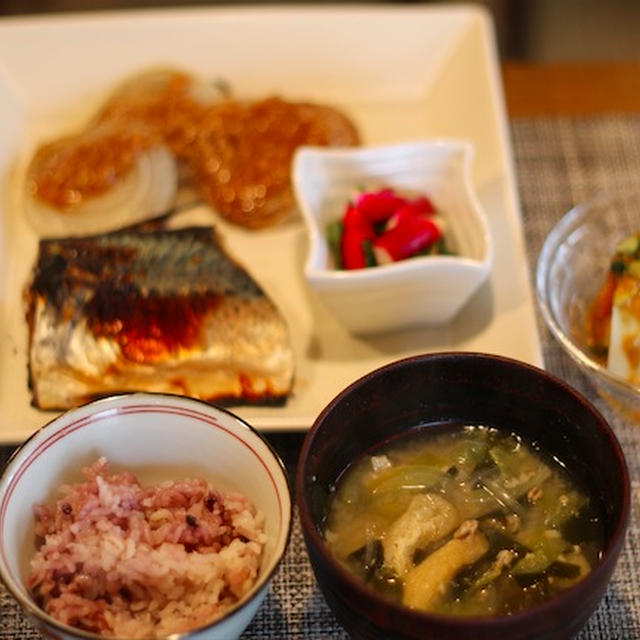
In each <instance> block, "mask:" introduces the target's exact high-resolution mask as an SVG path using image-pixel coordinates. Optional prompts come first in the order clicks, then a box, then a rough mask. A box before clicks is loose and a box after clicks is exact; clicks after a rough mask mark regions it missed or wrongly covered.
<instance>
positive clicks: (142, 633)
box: [0, 394, 291, 640]
mask: <svg viewBox="0 0 640 640" xmlns="http://www.w3.org/2000/svg"><path fill="white" fill-rule="evenodd" d="M102 456H104V458H106V459H107V460H108V461H109V463H111V465H112V466H111V467H110V470H107V469H106V467H105V464H106V463H105V460H103V459H101V458H102ZM96 461H97V462H96ZM92 465H93V466H92ZM83 467H85V468H87V469H86V474H87V475H86V480H85V481H84V482H82V481H81V480H82V476H81V473H80V471H81V469H82V468H83ZM111 471H114V472H115V473H113V474H112V473H111ZM98 478H99V479H98ZM137 479H139V481H140V482H139V483H138V482H137ZM79 480H80V481H81V482H78V481H79ZM63 486H65V487H66V488H65V489H64V493H63V495H62V496H61V494H60V492H59V490H60V489H61V487H63ZM0 495H1V496H2V498H1V499H0V576H1V577H2V579H3V581H4V582H5V584H6V586H7V588H8V589H9V591H10V592H11V594H12V595H13V596H14V597H15V598H16V600H18V602H19V603H20V604H21V605H22V607H23V608H24V609H25V611H26V613H27V614H28V615H29V616H30V617H31V619H32V620H33V621H34V622H35V623H36V625H37V626H38V627H39V629H40V630H42V631H44V632H45V634H47V635H49V636H50V635H52V634H54V637H56V638H100V637H104V636H101V635H99V634H98V633H97V631H100V632H102V633H104V634H105V635H108V637H120V638H121V637H129V638H131V637H158V638H165V637H167V636H168V635H169V634H171V638H172V639H175V638H178V637H179V638H189V639H190V640H191V639H195V638H205V637H206V638H208V639H211V638H214V639H216V638H217V639H220V640H230V639H231V638H237V637H238V636H239V635H240V634H241V633H242V631H243V630H244V628H245V627H246V626H247V625H248V624H249V622H250V621H251V619H252V617H253V616H254V615H255V613H256V611H257V609H258V607H259V606H260V604H261V602H262V600H263V598H264V596H265V595H266V592H267V588H268V586H269V583H270V580H271V578H272V576H273V573H274V571H275V570H276V568H277V566H278V564H279V562H280V560H281V558H282V556H283V554H284V551H285V548H286V545H287V543H288V538H289V533H290V526H291V500H290V493H289V487H288V483H287V478H286V473H285V470H284V465H283V464H282V462H281V461H280V460H279V458H278V457H277V455H276V454H275V453H274V452H273V451H272V449H271V448H270V446H269V445H268V444H267V443H266V441H264V440H263V439H262V437H261V436H260V435H259V434H257V433H256V432H255V431H254V430H253V429H251V427H249V426H248V425H246V423H244V422H242V421H241V420H239V419H238V418H236V417H235V416H234V415H233V414H231V413H229V412H226V411H224V410H221V409H218V408H216V407H212V406H211V405H207V404H205V403H202V402H198V401H193V400H189V399H186V398H181V397H177V396H175V397H174V396H166V395H155V394H131V395H125V396H116V397H112V398H108V399H104V400H101V401H98V402H94V403H91V404H89V405H85V406H84V407H80V408H78V409H75V410H72V411H70V412H68V413H66V414H63V415H62V416H60V417H59V418H57V419H55V420H54V421H53V422H51V423H50V424H48V425H46V426H45V427H43V428H42V429H41V430H40V431H38V432H37V433H36V434H34V436H33V437H32V438H30V439H29V440H28V441H27V442H26V443H25V444H24V445H23V446H22V447H21V448H20V449H19V450H18V451H17V452H16V453H15V454H14V456H13V458H12V459H11V460H10V461H9V463H8V464H7V466H6V468H5V470H4V472H3V475H2V478H0ZM56 499H57V502H56ZM36 505H40V506H36ZM42 505H47V506H42ZM52 505H53V506H52ZM34 507H35V513H36V514H37V516H38V522H35V521H36V518H34ZM66 511H70V512H71V513H74V512H75V511H78V516H79V522H76V524H75V525H74V524H71V527H73V531H74V535H75V536H76V539H75V541H74V543H78V542H80V543H81V544H76V546H72V547H70V548H69V549H68V550H67V551H65V552H64V553H62V554H60V550H61V549H63V544H65V543H66V542H68V538H69V537H70V536H69V532H70V531H71V530H72V529H71V527H70V526H66V527H65V526H63V525H62V523H63V522H64V519H65V518H70V516H71V514H70V513H65V512H66ZM97 530H101V531H103V530H104V531H106V532H107V533H108V534H109V535H108V536H103V537H104V539H105V540H108V542H107V543H105V542H104V540H103V541H102V542H99V540H98V538H99V537H100V536H97V535H95V533H96V531H97ZM47 533H49V534H50V535H49V538H50V539H49V540H47V539H46V536H47ZM56 536H57V537H56ZM65 537H66V538H67V540H66V541H65V539H64V538H65ZM36 540H38V542H39V544H40V545H41V546H40V551H39V552H38V553H41V554H42V556H36V557H35V559H34V563H33V565H31V566H30V560H31V559H32V558H33V557H34V554H35V553H36ZM43 542H44V546H42V543H43ZM47 545H49V546H47ZM43 549H44V552H43ZM71 549H72V550H73V552H72V553H71ZM56 554H57V555H56ZM60 558H63V559H64V560H65V561H66V562H67V564H66V565H65V564H64V563H61V562H60ZM214 558H215V559H214ZM123 560H124V561H125V562H124V564H122V561H123ZM116 561H117V562H116ZM110 563H111V564H110ZM115 567H118V570H117V571H115V570H114V568H115ZM178 571H179V573H178ZM134 574H135V579H133V580H130V579H129V578H131V576H134ZM178 575H180V577H179V578H176V576H178ZM127 579H129V580H128V582H127ZM78 581H79V582H78ZM67 584H68V585H73V588H69V589H66V588H65V587H66V586H67ZM30 588H31V589H34V591H37V594H38V598H37V600H36V599H34V597H33V594H32V592H31V591H30ZM96 592H101V593H103V594H105V593H108V594H110V595H109V596H108V597H107V598H105V600H109V599H111V601H112V602H111V603H108V602H107V604H109V605H110V606H109V607H107V606H105V603H101V604H100V605H99V606H96V605H95V602H94V603H93V604H92V605H90V606H89V608H88V609H86V610H84V611H81V615H80V616H79V619H80V620H82V615H86V616H88V617H87V618H86V619H85V621H84V622H81V623H80V625H78V624H77V622H76V623H75V626H71V625H72V624H74V622H73V620H72V618H73V615H75V614H73V615H71V617H70V613H72V612H73V611H74V607H75V606H79V607H83V606H86V605H87V602H81V600H82V598H80V599H79V598H78V596H79V595H81V596H85V595H86V596H89V597H88V598H84V600H87V601H91V596H93V595H95V594H96ZM69 593H71V595H72V596H73V597H70V596H69ZM51 595H53V598H50V599H51V600H53V601H57V604H56V605H55V606H54V607H53V609H56V608H57V611H53V610H52V611H48V610H47V611H45V610H44V609H43V608H42V607H43V606H44V607H46V606H47V605H46V597H45V596H51ZM132 603H133V604H132ZM138 607H139V608H140V611H141V612H142V613H141V614H139V615H132V613H135V612H134V611H133V609H137V608H138ZM92 608H93V609H92ZM90 609H92V610H90ZM158 611H162V614H161V615H160V614H159V613H158ZM75 612H76V613H77V610H76V611H75ZM145 612H146V613H145ZM152 612H155V613H153V615H152ZM56 613H58V614H60V613H61V614H62V615H61V616H56ZM57 617H60V618H62V619H56V618H57ZM213 618H215V619H213ZM97 619H99V620H100V621H101V622H100V625H102V626H100V625H97V626H91V621H92V620H93V621H95V620H97ZM159 620H161V622H159ZM87 622H89V623H90V624H87ZM151 622H153V624H151ZM69 623H70V624H69ZM173 624H177V625H178V626H177V627H175V626H173V627H172V626H170V625H173ZM80 627H84V628H80Z"/></svg>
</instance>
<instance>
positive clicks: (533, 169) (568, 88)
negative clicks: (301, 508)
mask: <svg viewBox="0 0 640 640" xmlns="http://www.w3.org/2000/svg"><path fill="white" fill-rule="evenodd" d="M502 73H503V80H504V91H505V101H506V105H507V111H508V114H509V118H510V125H511V134H512V141H513V148H514V156H515V161H516V170H517V177H518V188H519V195H520V201H521V206H522V212H523V222H524V229H525V239H526V243H527V250H528V259H529V267H530V270H531V272H533V268H534V264H535V259H536V256H537V255H538V252H539V249H540V246H541V243H542V241H543V239H544V237H545V235H546V233H547V232H548V231H549V229H550V228H551V227H552V226H553V224H554V223H555V221H557V219H558V218H559V217H560V216H561V215H562V214H563V213H564V212H565V211H567V210H568V209H569V208H570V207H571V206H572V205H573V204H575V203H576V202H579V201H582V200H584V199H587V198H588V197H590V196H591V195H593V194H594V193H595V192H596V191H597V190H598V189H602V188H604V187H609V188H620V189H635V190H636V191H638V192H640V62H621V63H614V64H552V65H545V66H540V65H529V64H519V63H518V64H516V63H505V64H504V65H503V67H502ZM539 326H540V331H541V339H542V345H543V355H544V359H545V366H546V368H547V369H548V370H550V371H551V372H552V373H554V374H556V375H558V376H560V377H563V378H564V379H566V380H567V381H568V382H569V383H570V384H572V385H573V386H575V387H576V388H577V389H578V390H580V391H582V392H583V393H584V394H585V395H587V396H588V397H589V398H590V399H591V400H592V401H593V402H594V404H596V405H597V406H598V408H599V409H600V410H601V411H602V412H603V413H604V414H605V416H606V417H607V418H608V419H609V421H610V423H611V424H612V427H613V428H614V430H615V431H616V434H617V436H618V438H619V439H620V442H621V444H622V446H623V448H624V450H625V453H626V455H627V460H628V463H629V467H630V471H631V478H632V491H633V498H634V499H633V512H632V522H631V527H630V530H629V534H628V536H627V543H626V545H625V548H624V549H623V552H622V554H621V558H620V561H619V563H618V568H617V570H616V573H615V575H614V579H613V581H612V584H611V586H610V588H609V590H608V591H607V594H606V595H605V598H604V599H603V602H602V603H601V605H600V607H599V608H598V610H597V611H596V613H595V614H594V615H593V616H592V618H591V619H590V620H589V623H588V624H587V626H586V627H585V629H584V630H583V632H582V633H581V634H580V635H579V636H578V637H579V639H580V640H593V639H599V640H613V639H616V640H618V639H620V640H622V639H624V640H627V639H629V640H631V639H633V638H640V528H639V527H640V524H639V523H640V519H639V518H640V513H639V504H640V503H639V500H638V495H639V490H640V489H639V487H640V485H639V475H640V431H638V429H639V428H640V427H638V426H636V425H633V424H628V423H625V422H624V420H622V419H621V418H620V417H619V416H617V415H614V414H613V413H612V412H611V411H610V409H609V407H608V406H606V404H604V403H603V401H601V400H600V398H598V397H597V396H596V394H595V393H594V392H593V390H592V389H591V388H590V387H589V385H588V383H587V381H586V380H585V379H584V378H583V377H582V376H581V375H580V374H579V372H578V371H577V370H576V367H575V366H574V365H573V363H572V362H570V361H569V359H568V358H567V357H566V356H564V354H563V353H562V352H561V351H560V349H559V347H558V346H557V345H556V344H555V342H553V340H552V339H551V337H550V336H549V334H548V332H547V331H546V330H545V329H544V327H543V325H542V322H540V324H539ZM303 435H304V434H298V433H286V434H285V433H283V434H277V433H276V434H269V436H268V437H269V439H270V440H271V441H272V442H273V444H274V445H275V447H276V448H277V449H278V451H279V452H280V453H281V455H282V457H283V459H284V461H285V463H286V465H287V467H288V469H289V470H290V471H292V470H293V469H294V467H295V463H296V458H297V452H298V449H299V446H300V444H301V441H302V438H303ZM9 452H10V448H7V447H5V448H0V465H1V464H2V461H3V460H4V459H5V458H6V457H7V455H8V454H9ZM18 638H20V639H24V638H34V639H35V638H39V636H38V634H37V632H36V631H35V630H34V629H33V628H32V627H31V625H30V624H29V623H28V622H27V621H26V620H25V619H24V618H23V617H22V615H21V613H20V612H19V610H18V608H17V606H16V604H15V602H14V601H13V599H12V598H11V597H10V596H9V595H8V594H7V593H6V592H5V591H4V589H3V588H2V586H0V640H9V639H11V640H14V639H18ZM262 638H287V639H297V638H299V639H313V640H316V639H320V638H338V639H341V638H347V636H346V634H345V633H344V631H343V630H342V629H341V628H340V626H339V625H338V623H337V622H336V621H335V620H334V618H333V616H332V614H331V613H330V611H329V610H328V608H327V607H326V605H325V603H324V601H323V599H322V596H321V594H320V593H319V591H318V589H317V587H316V585H315V581H314V579H313V575H312V573H311V570H310V567H309V564H308V560H307V557H306V552H305V550H304V543H303V540H302V536H301V533H300V529H299V525H298V524H297V523H296V526H295V527H294V531H293V535H292V538H291V544H290V547H289V550H288V552H287V556H286V557H285V559H284V561H283V564H282V565H281V568H280V571H279V572H278V574H277V575H276V577H275V580H274V582H273V585H272V589H271V591H270V593H269V594H268V595H267V598H266V600H265V603H264V605H263V606H262V607H261V609H260V611H259V612H258V615H257V616H256V618H255V619H254V622H253V623H252V624H251V625H250V626H249V628H248V629H247V630H246V632H245V633H244V635H243V640H249V639H262Z"/></svg>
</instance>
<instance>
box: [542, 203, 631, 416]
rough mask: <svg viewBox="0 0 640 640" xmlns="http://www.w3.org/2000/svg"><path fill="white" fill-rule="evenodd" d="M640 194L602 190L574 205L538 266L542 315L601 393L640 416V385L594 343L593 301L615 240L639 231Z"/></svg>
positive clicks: (549, 240)
mask: <svg viewBox="0 0 640 640" xmlns="http://www.w3.org/2000/svg"><path fill="white" fill-rule="evenodd" d="M639 197H640V195H639V194H636V195H624V196H623V195H619V194H612V193H600V194H598V195H597V196H595V197H594V198H593V199H591V200H589V201H587V202H584V203H582V204H579V205H577V206H575V207H574V208H573V209H571V210H570V211H569V212H568V213H567V214H565V216H564V217H563V218H562V219H561V220H560V221H559V222H558V223H557V224H556V226H555V227H554V228H553V229H552V230H551V231H550V233H549V235H548V236H547V238H546V240H545V242H544V244H543V246H542V249H541V251H540V255H539V257H538V263H537V268H536V293H537V298H538V304H539V307H540V311H541V313H542V317H543V318H544V321H545V322H546V324H547V327H548V328H549V330H550V331H551V333H552V335H553V336H554V337H555V338H556V340H557V341H558V342H559V343H560V345H561V346H562V348H563V349H564V351H566V353H568V354H569V355H570V356H571V358H573V360H574V361H575V362H576V363H577V364H578V366H579V368H580V369H581V371H582V372H583V373H584V374H585V376H586V378H587V380H588V381H589V382H590V383H591V385H592V386H593V387H594V389H595V390H596V391H597V392H598V393H599V394H600V396H601V397H602V398H603V399H605V401H607V402H608V403H609V404H610V406H612V407H613V408H614V409H615V410H617V411H618V412H620V413H622V414H623V415H624V416H625V417H628V418H631V419H633V420H635V421H640V386H638V385H637V384H634V383H632V382H631V381H629V380H626V379H624V378H623V377H621V376H618V375H616V374H614V373H612V372H611V371H610V370H609V369H608V368H607V366H606V358H605V357H598V355H597V354H596V353H594V351H593V350H592V349H591V348H590V347H589V345H588V343H587V340H586V334H585V328H584V327H585V321H586V314H587V312H588V309H589V306H590V304H591V303H592V301H593V299H594V297H595V296H596V294H597V293H598V291H599V289H600V288H601V287H602V284H603V283H604V281H605V278H606V275H607V272H608V271H609V267H610V263H611V258H612V256H613V254H614V253H615V247H616V245H617V244H618V243H619V242H620V241H621V240H622V239H624V238H625V237H627V236H629V235H631V234H633V233H635V232H636V231H639V230H640V206H639V200H638V198H639Z"/></svg>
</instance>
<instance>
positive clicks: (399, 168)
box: [293, 140, 493, 334]
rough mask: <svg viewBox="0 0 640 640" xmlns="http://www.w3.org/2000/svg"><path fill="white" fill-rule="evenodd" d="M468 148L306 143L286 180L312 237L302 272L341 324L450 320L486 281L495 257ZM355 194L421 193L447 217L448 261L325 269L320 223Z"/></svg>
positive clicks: (371, 327)
mask: <svg viewBox="0 0 640 640" xmlns="http://www.w3.org/2000/svg"><path fill="white" fill-rule="evenodd" d="M472 156H473V149H472V146H471V144H469V143H467V142H464V141H456V140H421V141H417V142H410V143H403V144H394V145H386V146H380V147H368V148H354V149H324V148H313V147H305V148H302V149H300V150H299V151H298V152H297V153H296V155H295V158H294V161H293V184H294V189H295V193H296V197H297V200H298V205H299V208H300V211H301V212H302V216H303V219H304V221H305V223H306V225H307V229H308V231H309V254H308V257H307V262H306V265H305V268H304V275H305V277H306V279H307V282H308V283H309V285H310V287H311V288H312V289H313V290H314V291H315V293H316V294H317V295H318V297H319V298H320V299H321V300H322V301H323V303H324V304H325V305H326V306H327V307H328V308H329V309H330V310H331V312H332V313H333V314H334V316H335V317H336V318H338V320H339V321H340V322H341V323H342V324H343V325H344V326H345V327H347V328H348V329H349V331H351V332H353V333H356V334H371V333H379V332H382V331H392V330H399V329H405V328H407V327H415V326H423V325H432V326H433V325H441V324H444V323H446V322H449V321H451V320H452V319H453V318H454V317H455V315H456V314H457V313H458V312H459V311H460V309H461V308H462V307H463V306H464V304H465V303H466V302H467V301H468V300H469V298H470V297H471V295H472V294H473V293H474V292H475V291H476V290H477V289H478V287H479V286H480V285H481V284H482V282H483V281H484V280H485V279H486V278H487V277H488V275H489V272H490V269H491V260H492V255H493V249H492V241H491V236H490V234H489V227H488V223H487V219H486V216H485V213H484V211H483V210H482V207H481V205H480V203H479V201H478V199H477V197H476V195H475V192H474V190H473V187H472V184H471V162H472ZM356 188H360V189H364V190H366V191H377V190H379V189H381V188H393V189H395V190H396V191H397V192H398V193H412V194H416V195H426V196H428V197H429V198H430V200H431V201H432V202H433V204H434V206H435V208H436V211H437V212H438V214H439V215H441V216H442V218H443V219H444V228H445V233H446V239H447V245H448V247H449V248H450V249H452V250H453V251H454V253H455V254H456V255H453V256H423V257H418V258H413V259H411V260H403V261H400V262H394V263H391V264H387V265H382V266H379V267H375V268H370V269H356V270H352V271H347V270H338V269H335V268H333V267H332V265H331V260H330V256H329V250H328V246H327V235H326V227H327V224H328V223H329V222H331V221H334V220H338V219H340V218H341V216H342V214H343V212H344V208H345V206H346V205H347V203H348V202H349V200H350V198H351V197H352V196H353V193H354V191H355V190H356Z"/></svg>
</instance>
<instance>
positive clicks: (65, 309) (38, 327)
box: [25, 227, 294, 410]
mask: <svg viewBox="0 0 640 640" xmlns="http://www.w3.org/2000/svg"><path fill="white" fill-rule="evenodd" d="M25 297H26V302H27V322H28V326H29V384H30V387H31V390H32V394H33V404H34V406H36V407H38V408H41V409H60V410H61V409H67V408H69V407H72V406H76V405H78V404H81V403H84V402H87V401H88V400H91V399H94V398H96V397H100V396H104V395H107V394H110V393H117V392H125V391H154V392H164V393H177V394H181V395H187V396H191V397H195V398H200V399H202V400H207V401H213V402H219V403H226V404H280V403H283V402H285V401H286V399H287V397H288V396H289V394H290V393H291V388H292V384H293V375H294V356H293V351H292V348H291V344H290V341H289V333H288V329H287V325H286V322H285V321H284V319H283V318H282V316H281V315H280V313H279V311H278V309H277V308H276V306H275V305H274V303H273V302H272V301H271V300H270V299H269V298H268V297H267V296H266V295H265V293H264V291H263V290H262V289H261V288H260V286H259V285H258V284H257V283H256V282H255V281H254V280H253V279H252V278H251V276H250V275H249V274H248V273H247V272H246V271H245V270H244V269H243V268H242V267H241V266H240V265H239V264H238V263H237V262H236V261H235V260H233V259H232V258H231V257H230V256H229V255H228V254H227V253H226V251H225V249H224V248H223V246H222V244H221V242H220V240H219V238H218V235H217V234H216V232H215V229H213V228H212V227H189V228H184V229H177V230H166V229H160V230H151V231H144V230H141V229H135V228H134V229H126V230H122V231H117V232H114V233H109V234H104V235H97V236H89V237H80V238H63V239H45V240H41V241H40V246H39V252H38V257H37V261H36V264H35V266H34V268H33V273H32V277H31V280H30V282H29V284H28V285H27V287H26V290H25Z"/></svg>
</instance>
